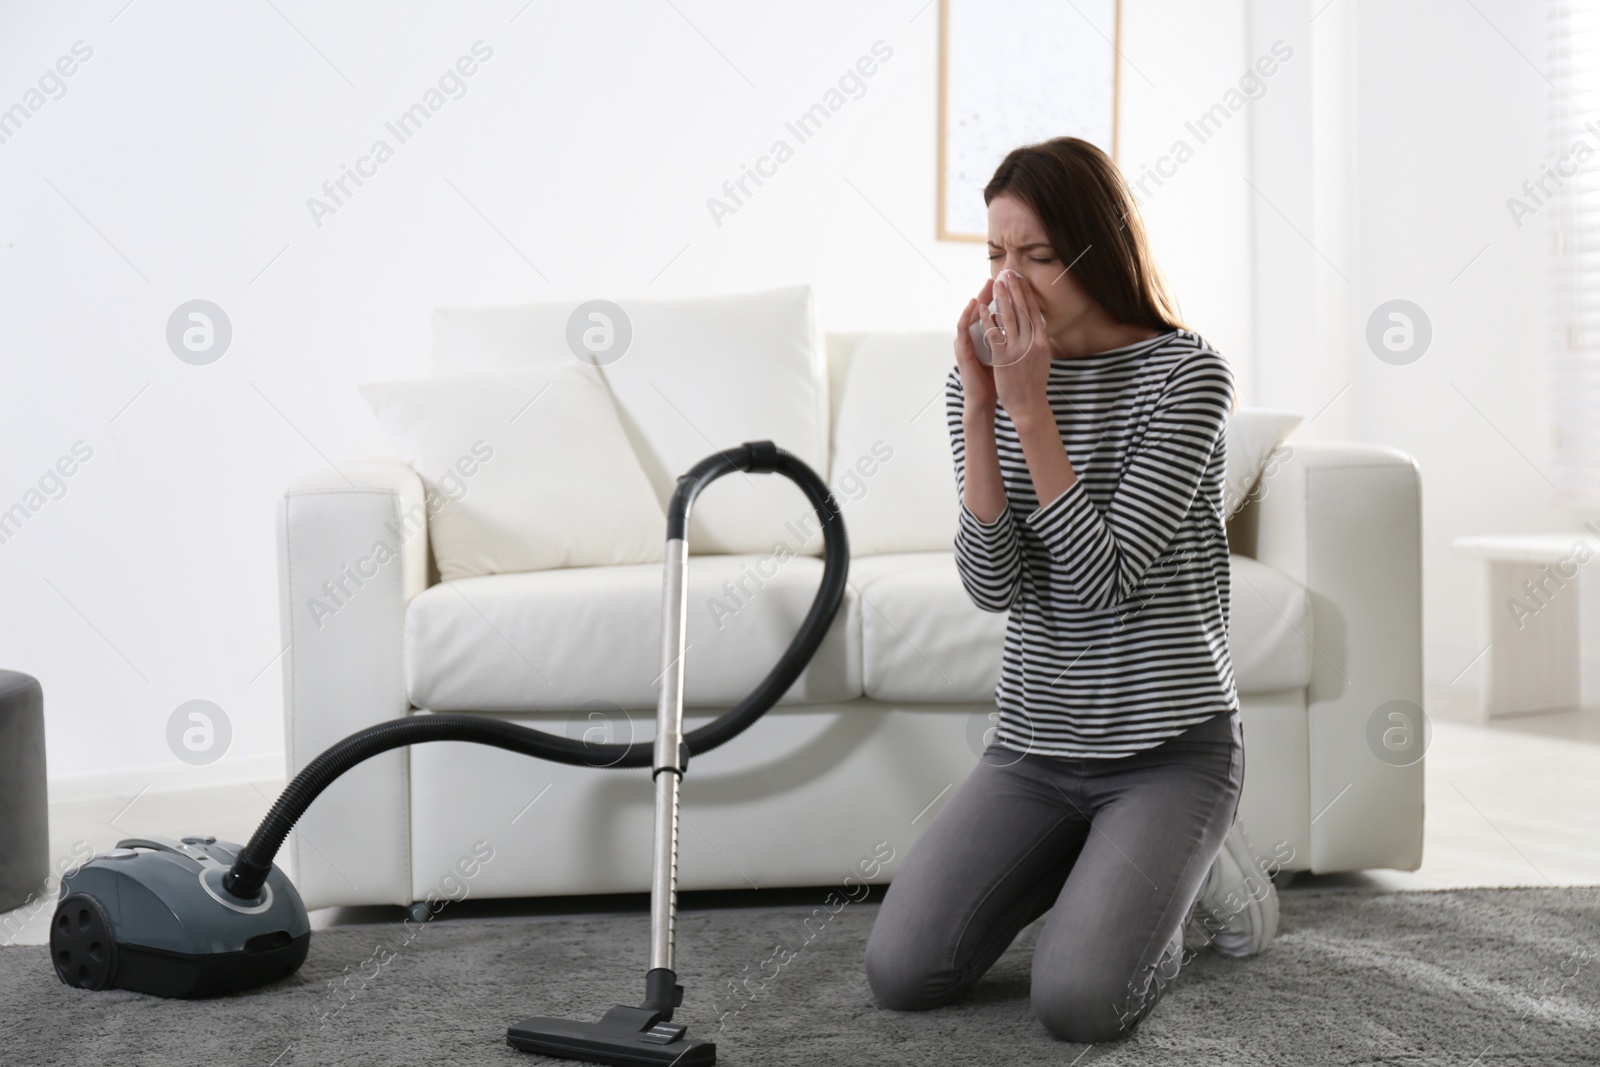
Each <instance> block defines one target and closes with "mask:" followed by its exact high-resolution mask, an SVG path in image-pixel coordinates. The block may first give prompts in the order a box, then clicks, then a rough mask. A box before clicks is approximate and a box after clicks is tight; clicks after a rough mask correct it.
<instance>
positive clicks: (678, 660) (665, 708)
mask: <svg viewBox="0 0 1600 1067" xmlns="http://www.w3.org/2000/svg"><path fill="white" fill-rule="evenodd" d="M688 581H689V548H688V545H687V544H686V543H685V542H684V540H683V538H681V537H675V538H673V539H672V540H670V541H668V542H667V560H666V566H665V568H664V573H663V577H662V585H663V589H662V597H661V605H662V607H661V665H662V673H661V698H660V700H659V702H658V704H657V706H656V748H655V769H654V771H653V772H652V773H653V776H654V779H655V787H656V833H655V860H654V863H653V865H652V868H651V874H650V970H651V972H652V973H653V972H655V971H657V970H666V971H669V972H670V971H672V970H673V962H672V948H673V934H674V928H675V927H676V925H677V913H678V793H679V791H680V789H681V788H682V784H683V773H684V771H685V770H687V769H688V768H687V767H686V766H685V764H686V763H687V762H688V758H689V753H688V748H687V746H685V745H684V743H683V658H684V654H685V653H686V652H687V651H688V629H689V628H688V616H689V604H688V598H687V597H686V596H685V595H684V591H685V587H686V586H687V585H688ZM647 981H648V980H647ZM651 992H652V993H653V992H654V990H653V989H652V990H651ZM656 1006H657V1007H659V1008H661V1009H662V1010H663V1011H664V1013H665V1018H668V1019H670V1018H672V1009H673V1008H674V1007H676V1006H677V999H676V996H674V998H673V999H672V1000H669V1001H668V1002H666V1003H664V1004H659V1003H658V1004H657V1005H656Z"/></svg>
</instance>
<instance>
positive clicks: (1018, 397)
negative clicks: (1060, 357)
mask: <svg viewBox="0 0 1600 1067" xmlns="http://www.w3.org/2000/svg"><path fill="white" fill-rule="evenodd" d="M986 288H987V287H986ZM994 294H995V296H994V299H995V306H996V307H997V308H999V315H998V318H996V317H995V316H991V315H990V314H989V310H988V308H987V307H984V308H983V309H982V310H981V312H980V317H981V321H982V322H983V323H984V326H985V328H986V329H987V333H986V334H985V335H984V336H985V337H986V338H987V339H988V341H989V348H990V350H991V351H992V352H993V353H994V371H993V379H994V389H995V396H996V399H997V400H998V401H999V403H1000V406H1001V407H1003V408H1005V409H1006V413H1007V414H1009V415H1010V416H1011V417H1012V420H1013V421H1016V420H1017V419H1018V418H1021V417H1024V416H1026V415H1029V414H1034V413H1036V412H1038V413H1049V412H1050V400H1049V397H1048V396H1047V395H1046V387H1047V386H1048V384H1049V382H1050V340H1049V338H1048V337H1047V336H1046V335H1045V332H1044V316H1043V315H1042V314H1041V313H1040V311H1039V302H1038V300H1036V299H1035V298H1034V294H1033V287H1032V285H1030V284H1029V282H1028V279H1026V278H1024V277H1023V276H1022V275H1020V274H1018V273H1017V272H1016V271H1014V270H1009V269H1008V270H1003V271H1001V272H1000V276H999V277H998V278H997V279H995V282H994ZM1051 417H1052V418H1054V416H1053V415H1052V416H1051Z"/></svg>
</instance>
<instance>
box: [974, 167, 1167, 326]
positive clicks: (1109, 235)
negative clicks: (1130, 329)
mask: <svg viewBox="0 0 1600 1067" xmlns="http://www.w3.org/2000/svg"><path fill="white" fill-rule="evenodd" d="M1001 193H1005V194H1006V195H1008V196H1013V197H1016V198H1017V199H1018V200H1020V201H1022V203H1024V204H1026V205H1027V206H1028V207H1029V208H1031V209H1032V211H1033V213H1034V214H1035V215H1037V216H1038V217H1039V221H1040V222H1042V223H1043V224H1044V229H1045V233H1047V234H1048V235H1049V238H1050V244H1051V245H1052V246H1054V248H1055V253H1056V255H1057V256H1059V257H1060V258H1061V262H1062V263H1063V264H1066V265H1067V266H1068V267H1070V269H1071V270H1072V276H1073V277H1074V278H1075V279H1077V282H1078V284H1079V285H1081V286H1082V287H1083V290H1084V292H1086V293H1088V294H1089V296H1090V297H1091V298H1092V299H1093V300H1094V301H1095V303H1097V304H1099V305H1100V306H1101V307H1103V308H1105V309H1106V311H1108V312H1110V313H1111V316H1112V317H1113V318H1115V319H1116V320H1117V321H1118V322H1123V323H1127V324H1128V325H1132V326H1145V327H1148V328H1150V329H1154V330H1162V331H1166V330H1175V329H1181V328H1182V327H1183V320H1182V318H1181V317H1180V316H1179V313H1178V303H1177V301H1176V300H1174V299H1173V297H1172V294H1171V293H1170V292H1169V291H1168V289H1167V286H1166V282H1165V280H1164V279H1163V277H1162V275H1161V268H1160V267H1158V266H1157V265H1156V261H1155V258H1154V257H1153V256H1152V255H1151V254H1150V246H1149V243H1148V241H1147V240H1146V239H1145V233H1144V224H1143V223H1142V222H1141V221H1140V219H1139V208H1138V206H1137V205H1136V204H1135V203H1134V200H1133V195H1132V193H1131V192H1129V190H1128V184H1127V182H1126V181H1125V180H1124V179H1123V177H1122V172H1121V171H1119V170H1117V165H1116V164H1115V163H1113V162H1111V159H1110V157H1108V156H1107V155H1106V154H1105V153H1104V152H1102V151H1100V149H1098V148H1096V147H1095V146H1094V145H1092V144H1090V143H1089V142H1088V141H1084V140H1081V139H1079V138H1077V137H1055V138H1052V139H1050V140H1048V141H1041V142H1040V143H1038V144H1029V145H1023V146H1022V147H1020V148H1013V149H1012V150H1011V151H1010V152H1009V153H1007V155H1006V158H1005V159H1003V160H1001V161H1000V166H999V167H997V168H995V172H994V177H992V178H990V179H989V184H988V185H986V186H984V189H983V202H984V204H985V205H988V204H989V203H990V201H992V200H993V199H994V198H995V197H997V196H999V195H1000V194H1001Z"/></svg>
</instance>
